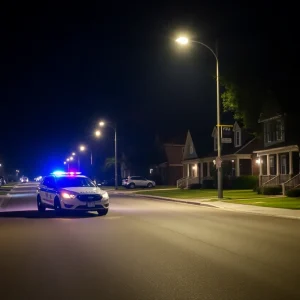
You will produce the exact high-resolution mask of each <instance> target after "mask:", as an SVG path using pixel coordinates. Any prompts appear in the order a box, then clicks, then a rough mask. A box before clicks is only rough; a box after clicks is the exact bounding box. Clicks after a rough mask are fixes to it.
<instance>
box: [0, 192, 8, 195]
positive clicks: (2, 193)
mask: <svg viewBox="0 0 300 300" xmlns="http://www.w3.org/2000/svg"><path fill="white" fill-rule="evenodd" d="M7 192H8V191H0V195H6V194H7Z"/></svg>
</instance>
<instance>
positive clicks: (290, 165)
mask: <svg viewBox="0 0 300 300" xmlns="http://www.w3.org/2000/svg"><path fill="white" fill-rule="evenodd" d="M293 173H294V170H293V152H292V151H290V152H289V174H290V175H292V174H293Z"/></svg>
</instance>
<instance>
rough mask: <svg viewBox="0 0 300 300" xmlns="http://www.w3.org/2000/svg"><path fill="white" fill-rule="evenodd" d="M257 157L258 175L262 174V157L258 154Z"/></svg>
mask: <svg viewBox="0 0 300 300" xmlns="http://www.w3.org/2000/svg"><path fill="white" fill-rule="evenodd" d="M258 159H259V176H262V174H263V172H262V159H261V157H260V156H259V157H258Z"/></svg>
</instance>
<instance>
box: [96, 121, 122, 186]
mask: <svg viewBox="0 0 300 300" xmlns="http://www.w3.org/2000/svg"><path fill="white" fill-rule="evenodd" d="M99 126H100V127H104V126H108V127H111V128H112V129H113V130H114V132H115V190H117V189H118V151H117V150H118V147H117V146H118V145H117V125H116V124H111V123H106V122H104V121H101V122H99Z"/></svg>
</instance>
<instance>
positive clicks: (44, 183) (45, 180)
mask: <svg viewBox="0 0 300 300" xmlns="http://www.w3.org/2000/svg"><path fill="white" fill-rule="evenodd" d="M48 182H49V177H45V178H44V180H43V182H42V185H45V186H48Z"/></svg>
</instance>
